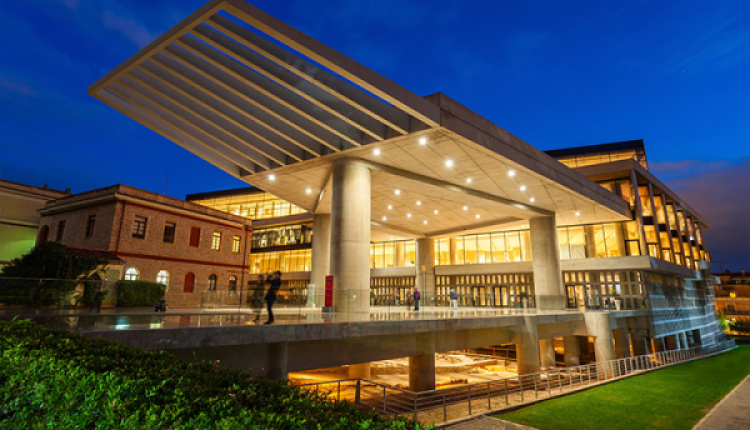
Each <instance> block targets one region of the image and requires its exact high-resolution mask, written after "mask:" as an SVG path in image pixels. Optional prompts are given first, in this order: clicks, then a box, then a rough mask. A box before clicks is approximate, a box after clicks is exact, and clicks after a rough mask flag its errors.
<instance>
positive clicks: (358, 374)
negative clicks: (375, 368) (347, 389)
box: [349, 363, 370, 379]
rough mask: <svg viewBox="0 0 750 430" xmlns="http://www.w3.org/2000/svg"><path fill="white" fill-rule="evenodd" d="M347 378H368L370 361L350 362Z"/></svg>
mask: <svg viewBox="0 0 750 430" xmlns="http://www.w3.org/2000/svg"><path fill="white" fill-rule="evenodd" d="M349 378H352V379H354V378H359V379H370V363H360V364H350V365H349Z"/></svg>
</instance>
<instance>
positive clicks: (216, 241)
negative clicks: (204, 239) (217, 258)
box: [211, 231, 221, 251]
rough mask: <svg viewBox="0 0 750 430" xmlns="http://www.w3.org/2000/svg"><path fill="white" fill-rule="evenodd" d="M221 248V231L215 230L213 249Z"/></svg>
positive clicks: (212, 241) (212, 242)
mask: <svg viewBox="0 0 750 430" xmlns="http://www.w3.org/2000/svg"><path fill="white" fill-rule="evenodd" d="M219 248H221V233H219V232H218V231H216V232H214V237H213V239H212V240H211V249H215V250H217V251H218V250H219Z"/></svg>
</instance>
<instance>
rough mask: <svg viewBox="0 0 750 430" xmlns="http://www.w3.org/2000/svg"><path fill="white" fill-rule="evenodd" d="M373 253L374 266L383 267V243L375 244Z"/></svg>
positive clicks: (376, 267)
mask: <svg viewBox="0 0 750 430" xmlns="http://www.w3.org/2000/svg"><path fill="white" fill-rule="evenodd" d="M374 248H375V249H374V250H373V255H374V257H375V258H374V265H373V266H372V267H373V268H375V269H382V268H383V244H382V243H377V244H375V246H374Z"/></svg>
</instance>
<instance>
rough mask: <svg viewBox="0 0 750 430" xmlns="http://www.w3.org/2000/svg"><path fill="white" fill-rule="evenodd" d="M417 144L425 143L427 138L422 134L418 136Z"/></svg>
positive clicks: (423, 144)
mask: <svg viewBox="0 0 750 430" xmlns="http://www.w3.org/2000/svg"><path fill="white" fill-rule="evenodd" d="M419 144H420V145H422V146H425V145H427V138H426V137H424V136H422V137H420V138H419Z"/></svg>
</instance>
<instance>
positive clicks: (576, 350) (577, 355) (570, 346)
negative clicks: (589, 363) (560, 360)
mask: <svg viewBox="0 0 750 430" xmlns="http://www.w3.org/2000/svg"><path fill="white" fill-rule="evenodd" d="M563 341H564V342H565V366H567V367H573V366H579V365H580V364H581V351H580V350H581V348H580V346H579V344H578V336H565V337H564V338H563Z"/></svg>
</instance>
